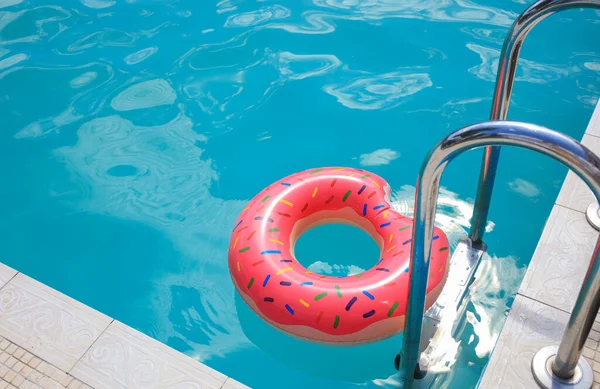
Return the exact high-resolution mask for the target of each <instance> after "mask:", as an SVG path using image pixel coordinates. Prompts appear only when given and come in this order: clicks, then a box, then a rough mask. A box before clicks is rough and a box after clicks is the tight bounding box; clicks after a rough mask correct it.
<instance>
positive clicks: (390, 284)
mask: <svg viewBox="0 0 600 389" xmlns="http://www.w3.org/2000/svg"><path fill="white" fill-rule="evenodd" d="M394 285H396V283H395V282H390V283H388V284H385V285H383V286H394Z"/></svg>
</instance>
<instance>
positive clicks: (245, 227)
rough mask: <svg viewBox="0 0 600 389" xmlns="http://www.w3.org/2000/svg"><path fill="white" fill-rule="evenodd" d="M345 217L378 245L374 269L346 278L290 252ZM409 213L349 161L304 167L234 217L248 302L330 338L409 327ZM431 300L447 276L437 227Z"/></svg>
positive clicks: (272, 317) (287, 324)
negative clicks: (317, 269)
mask: <svg viewBox="0 0 600 389" xmlns="http://www.w3.org/2000/svg"><path fill="white" fill-rule="evenodd" d="M327 223H344V224H350V225H353V226H356V227H359V228H362V229H363V230H365V231H366V232H367V233H369V234H370V235H371V236H372V237H373V239H374V240H375V241H376V242H377V243H378V244H379V247H380V248H381V258H380V260H379V262H378V263H377V264H376V265H375V266H374V267H373V268H372V269H370V270H368V271H365V272H364V273H361V274H356V275H353V276H348V277H342V278H339V277H331V276H325V275H320V274H316V273H313V272H311V271H309V270H307V269H306V268H304V267H303V266H302V265H301V264H300V263H299V262H298V261H297V260H296V259H295V257H294V244H295V242H296V240H297V239H298V237H299V236H300V235H301V234H302V233H303V232H305V231H307V230H308V229H310V228H312V227H315V226H317V225H321V224H327ZM411 234H412V219H410V218H408V217H406V216H403V215H401V214H399V213H397V212H395V211H394V210H392V209H391V208H390V203H389V186H388V184H387V183H386V182H385V181H384V180H383V179H382V178H381V177H378V176H376V175H375V174H372V173H368V172H365V171H362V170H356V169H349V168H323V169H313V170H308V171H304V172H300V173H297V174H294V175H291V176H289V177H286V178H284V179H283V180H281V181H278V182H276V183H274V184H272V185H270V186H268V187H267V188H266V189H265V190H263V191H262V192H261V193H259V194H258V195H257V196H256V197H255V198H254V199H253V200H252V201H251V202H250V203H249V204H248V206H247V207H246V208H244V210H243V211H242V213H241V215H240V217H239V218H238V220H237V221H236V223H235V227H234V229H233V232H232V234H231V240H230V245H229V270H230V272H231V277H232V279H233V283H234V284H235V286H236V289H237V290H238V292H239V293H240V295H241V296H242V298H243V299H244V301H245V302H246V303H247V304H248V305H249V306H250V307H251V308H252V309H253V310H254V311H255V312H256V313H257V314H258V315H259V316H260V317H262V318H263V319H264V320H265V321H267V322H268V323H270V324H271V325H273V326H275V327H277V328H279V329H281V330H283V331H285V332H287V333H288V334H291V335H294V336H297V337H300V338H304V339H308V340H312V341H318V342H324V343H367V342H371V341H375V340H379V339H383V338H387V337H389V336H392V335H395V334H397V333H399V332H401V331H402V330H403V329H404V319H405V314H406V308H407V297H408V279H409V273H408V272H409V268H408V267H409V252H410V246H411ZM433 239H434V240H433V242H432V255H431V264H430V274H429V284H428V287H427V302H426V305H427V308H429V307H430V306H431V305H432V304H433V303H434V302H435V300H436V299H437V297H438V296H439V294H440V293H441V291H442V288H443V286H444V283H445V280H446V274H447V269H448V266H447V262H448V257H449V245H448V239H447V238H446V235H445V234H444V233H443V232H442V231H441V230H440V229H438V228H436V229H435V232H434V237H433Z"/></svg>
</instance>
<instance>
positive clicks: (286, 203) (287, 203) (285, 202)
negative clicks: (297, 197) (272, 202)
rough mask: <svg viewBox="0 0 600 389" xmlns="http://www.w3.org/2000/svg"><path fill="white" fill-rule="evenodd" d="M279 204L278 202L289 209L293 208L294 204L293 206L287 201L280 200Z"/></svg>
mask: <svg viewBox="0 0 600 389" xmlns="http://www.w3.org/2000/svg"><path fill="white" fill-rule="evenodd" d="M279 202H280V203H281V204H285V205H287V206H289V207H293V206H294V204H293V203H291V202H289V201H287V200H284V199H281V200H279Z"/></svg>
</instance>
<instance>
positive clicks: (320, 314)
mask: <svg viewBox="0 0 600 389" xmlns="http://www.w3.org/2000/svg"><path fill="white" fill-rule="evenodd" d="M323 313H324V312H323V311H321V312H319V314H318V315H317V324H319V322H320V321H321V318H322V317H323Z"/></svg>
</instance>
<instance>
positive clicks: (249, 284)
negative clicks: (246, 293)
mask: <svg viewBox="0 0 600 389" xmlns="http://www.w3.org/2000/svg"><path fill="white" fill-rule="evenodd" d="M253 283H254V277H252V278H250V282H248V289H250V288H251V287H252V284H253Z"/></svg>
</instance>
